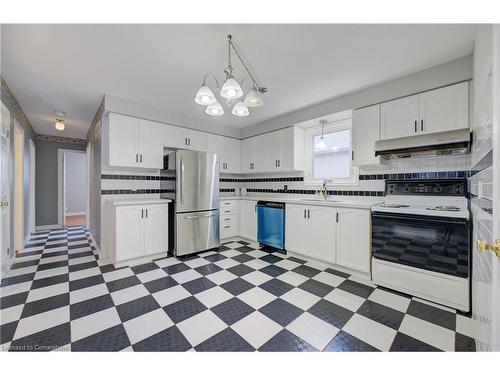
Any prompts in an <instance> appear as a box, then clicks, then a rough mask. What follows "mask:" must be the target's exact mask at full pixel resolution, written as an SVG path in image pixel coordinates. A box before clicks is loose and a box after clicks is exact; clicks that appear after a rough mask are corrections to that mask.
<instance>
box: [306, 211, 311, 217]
mask: <svg viewBox="0 0 500 375" xmlns="http://www.w3.org/2000/svg"><path fill="white" fill-rule="evenodd" d="M307 218H308V219H310V218H311V210H309V209H308V210H307Z"/></svg>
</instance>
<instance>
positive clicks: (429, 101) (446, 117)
mask: <svg viewBox="0 0 500 375" xmlns="http://www.w3.org/2000/svg"><path fill="white" fill-rule="evenodd" d="M419 107H420V132H423V133H437V132H444V131H448V130H455V129H465V128H468V127H469V82H463V83H460V84H458V85H453V86H447V87H443V88H441V89H437V90H432V91H427V92H424V93H422V94H420V95H419Z"/></svg>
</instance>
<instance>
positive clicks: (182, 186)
mask: <svg viewBox="0 0 500 375" xmlns="http://www.w3.org/2000/svg"><path fill="white" fill-rule="evenodd" d="M180 177H181V188H180V194H181V197H180V198H181V204H184V194H183V193H182V191H183V189H184V162H183V161H182V159H181V176H180Z"/></svg>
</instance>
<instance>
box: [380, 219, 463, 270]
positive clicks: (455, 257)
mask: <svg viewBox="0 0 500 375" xmlns="http://www.w3.org/2000/svg"><path fill="white" fill-rule="evenodd" d="M469 248H470V225H469V221H468V220H465V219H454V218H444V217H433V216H421V215H407V214H392V213H382V212H373V213H372V254H373V257H374V258H377V259H381V260H385V261H389V262H395V263H399V264H404V265H407V266H411V267H417V268H422V269H426V270H429V271H434V272H440V273H444V274H447V275H452V276H457V277H462V278H467V277H468V276H469V262H470V255H469V253H470V252H469Z"/></svg>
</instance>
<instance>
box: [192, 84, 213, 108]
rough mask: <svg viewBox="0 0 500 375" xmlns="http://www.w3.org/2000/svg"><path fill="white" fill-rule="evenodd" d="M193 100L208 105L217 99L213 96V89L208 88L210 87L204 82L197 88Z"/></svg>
mask: <svg viewBox="0 0 500 375" xmlns="http://www.w3.org/2000/svg"><path fill="white" fill-rule="evenodd" d="M194 101H195V102H196V103H198V104H201V105H210V104H214V103H215V102H216V101H217V99H216V98H215V95H214V93H213V91H212V90H210V88H209V87H208V86H207V85H206V84H205V83H203V84H202V85H201V87H200V88H199V89H198V92H197V93H196V97H195V98H194Z"/></svg>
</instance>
